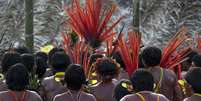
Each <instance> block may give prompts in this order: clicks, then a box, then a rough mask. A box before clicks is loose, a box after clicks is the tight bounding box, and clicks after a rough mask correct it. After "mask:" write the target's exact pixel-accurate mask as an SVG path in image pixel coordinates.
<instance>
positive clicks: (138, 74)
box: [120, 69, 169, 101]
mask: <svg viewBox="0 0 201 101" xmlns="http://www.w3.org/2000/svg"><path fill="white" fill-rule="evenodd" d="M130 80H131V84H132V86H133V89H134V92H136V93H135V94H130V95H127V96H125V97H123V98H122V99H121V100H120V101H169V100H168V99H167V98H166V97H165V96H164V95H161V94H156V93H154V92H153V91H154V78H153V76H152V74H151V73H150V72H149V71H147V70H143V69H138V70H137V71H135V73H134V74H133V75H132V76H131V78H130Z"/></svg>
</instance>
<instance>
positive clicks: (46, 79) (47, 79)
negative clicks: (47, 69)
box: [42, 76, 54, 85]
mask: <svg viewBox="0 0 201 101" xmlns="http://www.w3.org/2000/svg"><path fill="white" fill-rule="evenodd" d="M53 78H54V76H50V77H46V78H44V79H43V80H42V85H47V84H48V83H50V82H51V81H52V80H53Z"/></svg>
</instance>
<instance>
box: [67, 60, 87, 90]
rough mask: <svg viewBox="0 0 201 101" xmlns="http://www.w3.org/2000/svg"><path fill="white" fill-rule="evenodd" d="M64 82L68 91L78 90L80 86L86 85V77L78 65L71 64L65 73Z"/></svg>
mask: <svg viewBox="0 0 201 101" xmlns="http://www.w3.org/2000/svg"><path fill="white" fill-rule="evenodd" d="M65 82H66V84H67V87H68V89H70V90H76V91H78V90H80V89H81V87H82V85H83V84H85V83H86V76H85V73H84V70H83V68H82V67H81V66H80V65H78V64H71V65H69V66H68V68H67V69H66V72H65Z"/></svg>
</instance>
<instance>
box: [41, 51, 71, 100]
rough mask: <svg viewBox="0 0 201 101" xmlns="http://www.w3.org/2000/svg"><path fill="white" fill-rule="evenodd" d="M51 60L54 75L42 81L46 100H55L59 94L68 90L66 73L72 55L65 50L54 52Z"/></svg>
mask: <svg viewBox="0 0 201 101" xmlns="http://www.w3.org/2000/svg"><path fill="white" fill-rule="evenodd" d="M50 60H51V67H52V69H53V73H54V75H53V76H50V77H46V78H45V79H44V80H43V81H42V88H41V89H42V91H41V96H43V99H44V100H45V101H53V98H54V97H55V96H56V95H57V94H61V93H64V92H66V87H64V74H65V70H66V68H67V67H68V65H70V64H71V60H70V57H69V56H68V55H67V54H66V53H64V52H56V53H54V54H53V55H52V56H51V59H50Z"/></svg>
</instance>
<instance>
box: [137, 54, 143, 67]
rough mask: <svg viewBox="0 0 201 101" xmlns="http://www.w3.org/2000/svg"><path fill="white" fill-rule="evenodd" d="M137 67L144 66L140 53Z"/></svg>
mask: <svg viewBox="0 0 201 101" xmlns="http://www.w3.org/2000/svg"><path fill="white" fill-rule="evenodd" d="M138 67H139V68H145V66H144V64H143V60H142V54H139V61H138Z"/></svg>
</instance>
